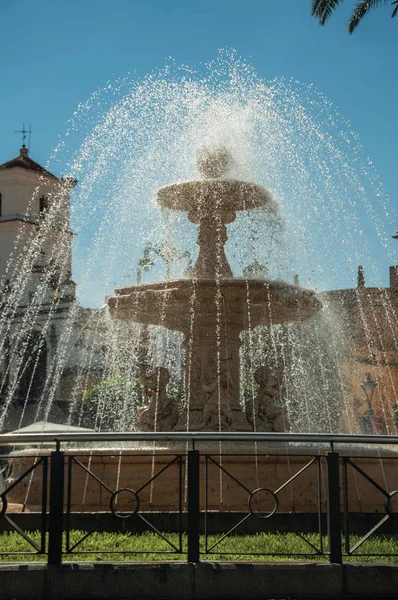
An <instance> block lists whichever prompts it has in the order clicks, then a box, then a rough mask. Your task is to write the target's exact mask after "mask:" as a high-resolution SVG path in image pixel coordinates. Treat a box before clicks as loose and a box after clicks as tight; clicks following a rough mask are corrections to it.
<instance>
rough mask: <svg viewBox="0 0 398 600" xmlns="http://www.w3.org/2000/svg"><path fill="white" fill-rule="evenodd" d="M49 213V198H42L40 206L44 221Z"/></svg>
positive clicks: (41, 216)
mask: <svg viewBox="0 0 398 600" xmlns="http://www.w3.org/2000/svg"><path fill="white" fill-rule="evenodd" d="M47 212H48V198H47V196H42V197H41V198H40V205H39V213H40V218H41V219H44V217H45V216H46V214H47Z"/></svg>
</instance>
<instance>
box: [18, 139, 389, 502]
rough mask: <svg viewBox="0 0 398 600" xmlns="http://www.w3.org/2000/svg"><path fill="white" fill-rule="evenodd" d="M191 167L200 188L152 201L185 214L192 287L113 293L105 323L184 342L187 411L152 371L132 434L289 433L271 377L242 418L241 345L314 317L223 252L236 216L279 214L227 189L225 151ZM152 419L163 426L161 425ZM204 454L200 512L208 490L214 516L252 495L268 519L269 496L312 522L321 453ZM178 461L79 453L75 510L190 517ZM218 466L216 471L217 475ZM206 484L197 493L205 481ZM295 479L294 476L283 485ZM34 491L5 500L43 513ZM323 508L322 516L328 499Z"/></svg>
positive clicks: (162, 193) (263, 374)
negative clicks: (159, 330) (184, 512)
mask: <svg viewBox="0 0 398 600" xmlns="http://www.w3.org/2000/svg"><path fill="white" fill-rule="evenodd" d="M198 162H199V170H200V172H201V174H202V176H203V178H202V179H200V180H198V181H191V182H185V183H177V184H173V185H169V186H166V187H164V188H161V189H160V190H159V191H158V194H157V201H158V202H159V204H160V205H161V206H163V207H166V208H169V209H171V210H182V211H187V212H188V218H189V219H190V221H192V222H193V223H197V224H198V225H199V231H198V245H199V248H200V251H199V256H198V259H197V262H196V264H195V266H194V268H193V270H192V273H191V278H190V279H179V280H173V281H162V282H158V283H151V284H142V285H135V286H130V287H123V288H119V289H117V290H116V291H115V295H114V296H113V297H111V298H110V299H109V301H108V302H109V307H110V311H111V313H112V315H113V316H114V317H116V318H118V319H123V320H126V321H136V322H140V323H143V324H146V325H158V326H159V325H161V326H164V327H167V328H170V329H174V330H178V331H181V332H182V333H183V335H184V342H183V343H184V346H185V352H186V361H185V369H186V373H185V382H186V403H185V409H184V410H183V412H182V413H180V414H179V413H178V410H176V406H175V405H173V402H171V401H170V398H168V397H167V391H166V386H167V383H168V379H169V375H168V372H167V370H166V369H164V367H157V368H156V369H155V372H154V373H151V374H146V375H145V377H144V380H145V382H146V386H147V387H148V390H149V391H150V392H151V403H152V404H156V405H157V406H156V410H152V409H153V408H154V407H153V406H152V408H151V407H150V408H148V410H147V412H146V417H145V419H144V418H142V419H141V420H140V417H138V420H137V426H138V427H137V428H139V426H140V425H143V424H144V423H145V429H146V430H151V429H152V430H157V431H162V430H165V431H169V430H170V429H173V428H174V429H175V430H186V429H188V430H191V431H201V430H204V431H206V430H207V431H219V430H229V431H248V430H251V429H253V428H254V429H257V430H259V431H267V430H273V431H275V430H277V431H278V430H279V431H281V430H283V429H284V427H283V423H282V420H281V419H278V418H272V415H274V417H275V406H271V405H270V400H272V399H273V394H272V393H269V394H267V393H265V392H264V390H265V389H266V388H267V385H268V387H269V386H271V387H272V386H273V385H274V383H275V380H276V381H277V380H278V377H276V379H275V374H274V375H272V374H271V371H270V370H269V369H267V367H266V365H264V366H262V367H260V368H259V369H257V370H256V372H255V374H254V379H255V381H256V382H257V383H258V384H259V390H258V392H257V396H256V398H255V399H254V402H253V404H254V405H253V406H252V407H251V409H250V410H247V409H246V411H245V410H244V407H242V406H241V404H240V401H239V372H240V368H239V346H240V339H239V336H240V333H241V332H242V331H245V330H247V329H249V327H256V326H259V325H269V324H270V323H273V324H278V323H288V322H294V321H302V320H304V319H307V318H308V317H310V316H311V315H313V314H314V313H316V312H317V311H318V310H319V309H320V307H321V305H320V302H319V301H318V300H317V298H316V297H315V295H314V293H313V292H312V291H309V290H305V289H301V288H300V287H298V286H292V285H288V284H285V283H280V282H275V281H269V280H264V279H261V280H259V279H258V280H256V279H249V280H245V279H234V277H233V274H232V271H231V268H230V266H229V264H228V261H227V258H226V255H225V252H224V244H225V242H226V240H227V229H226V225H227V224H228V223H231V222H232V221H234V219H235V217H236V212H237V211H247V210H268V211H274V210H276V207H275V204H274V202H273V200H272V198H271V196H270V194H269V193H268V192H267V190H265V189H264V188H262V187H260V186H258V185H255V184H253V183H247V182H244V181H236V180H231V179H227V178H226V177H225V175H226V173H227V171H228V154H227V152H226V151H225V150H224V149H219V150H216V151H213V152H206V151H204V152H201V153H200V154H199V161H198ZM272 377H274V380H273V379H272ZM267 378H268V381H267ZM159 414H160V415H161V418H157V416H159ZM254 415H256V416H257V422H256V418H255V416H254ZM276 423H278V425H276ZM270 424H271V425H270ZM257 449H260V450H261V452H259V453H258V454H256V457H254V456H253V455H250V454H251V453H253V452H257ZM207 450H210V454H212V455H213V456H214V458H215V461H212V462H210V463H207V467H208V470H207V472H206V482H207V486H205V485H202V486H201V496H202V498H201V501H202V506H203V505H204V493H205V489H206V487H207V491H208V497H207V507H208V509H209V510H222V511H247V502H248V491H253V493H252V500H253V498H254V494H256V498H257V500H258V501H259V506H258V508H259V509H260V511H264V510H265V511H267V510H268V505H267V501H269V498H270V497H271V496H272V495H270V494H269V492H268V490H279V492H278V500H279V506H278V510H279V511H281V512H283V511H286V512H291V511H295V512H315V511H317V509H318V504H317V494H316V478H317V465H316V463H311V464H312V466H310V467H309V466H308V463H309V461H310V460H311V457H312V456H313V455H314V454H316V453H317V449H316V448H314V447H311V448H307V449H306V448H304V447H303V448H302V451H301V452H302V455H301V456H300V454H299V455H297V456H294V457H289V456H283V455H282V454H281V455H280V456H274V455H273V451H272V449H270V448H268V449H266V448H265V447H264V446H263V445H261V444H256V445H255V447H254V448H253V446H251V447H248V446H247V445H244V446H242V447H240V448H239V447H236V446H233V447H231V446H229V445H226V444H223V447H222V452H223V455H222V457H217V454H219V452H220V451H221V448H220V446H219V445H218V444H216V445H213V446H212V447H211V448H209V447H207ZM185 451H186V446H185V445H183V447H181V446H175V445H174V446H170V447H168V448H167V447H164V445H163V447H162V446H160V445H156V447H155V446H154V445H152V444H150V445H149V446H148V445H147V446H146V447H145V445H143V446H142V447H140V448H133V449H131V448H127V447H126V448H123V449H121V448H117V449H115V448H112V449H110V450H105V449H102V450H99V451H97V450H89V449H87V450H81V451H78V452H77V453H78V454H79V461H80V463H81V464H80V465H77V464H74V465H73V471H72V481H73V484H72V490H71V510H72V511H73V512H75V511H76V512H81V511H82V512H96V511H106V512H109V507H110V502H111V501H112V502H113V501H114V500H115V498H116V496H117V510H118V512H123V511H125V512H127V513H134V512H135V511H136V510H137V509H138V500H137V495H138V496H139V506H140V510H141V511H148V510H149V511H166V512H172V511H175V510H176V509H177V507H178V505H179V502H180V500H181V502H182V504H183V506H185V501H186V497H185V494H182V496H181V497H180V496H179V490H180V491H181V485H182V483H183V481H185V474H184V473H185V463H184V461H183V460H182V458H181V462H179V459H178V458H176V455H179V454H180V452H181V455H184V454H185ZM39 453H46V451H40V452H39ZM72 453H75V454H76V451H72ZM32 454H33V455H36V454H37V451H36V450H34V451H33V452H30V451H28V452H26V454H25V456H24V457H23V458H20V459H19V460H18V461H16V463H15V464H14V469H13V473H12V480H14V481H15V480H16V479H17V478H18V477H19V476H20V475H21V474H22V473H24V472H25V471H26V470H27V469H28V468H29V467H30V466H31V465H32V460H33V459H32ZM202 458H203V457H202ZM218 460H219V461H222V470H221V462H220V464H217V461H218ZM361 460H362V463H361V466H362V467H363V468H364V469H365V471H366V472H367V473H369V474H371V476H372V477H374V479H375V480H380V476H381V470H380V468H379V465H375V464H374V462H373V463H372V462H370V463H369V464H368V462H369V461H368V459H367V458H366V456H364V457H363V458H362V459H361ZM179 465H181V470H180V469H179ZM390 466H391V467H393V466H394V465H390ZM82 467H83V468H82ZM85 469H88V471H86V470H85ZM201 472H202V479H203V481H202V483H204V471H201ZM90 473H91V474H90ZM295 473H300V476H299V477H298V478H297V479H295V480H294V481H293V482H291V483H289V484H287V482H290V481H291V477H292V475H293V474H295ZM323 477H324V474H323ZM352 477H353V476H352V473H351V475H350V482H351V484H350V494H349V503H350V510H351V511H352V512H356V511H363V512H366V511H373V510H375V507H376V510H380V511H382V510H383V506H384V505H383V502H384V500H385V499H384V497H383V498H382V499H381V500H380V499H376V500H375V498H374V493H373V494H370V495H369V494H367V492H366V489H363V490H362V488H361V489H360V488H359V487H358V485H359V486H362V487H363V486H364V485H365V486H366V483H367V482H366V481H361V482H359V483H358V481H355V485H354V483H353V479H352ZM383 477H385V478H387V479H388V482H387V484H388V485H387V487H389V488H391V485H393V484H392V481H393V479H394V477H395V474H394V472H393V469H392V468H389V466H388V465H387V466H386V468H384V469H383ZM383 481H384V480H383ZM383 481H381V480H380V485H384V483H383ZM239 482H240V483H239ZM263 486H265V487H266V488H267V489H266V490H265V491H264V490H263V491H264V493H265V497H264V496H263V497H260V496H259V494H258V493H257V492H258V491H259V490H258V488H261V487H263ZM41 489H42V488H41V475H40V474H38V473H37V471H34V472H33V474H32V478H31V479H30V480H29V478H25V479H24V480H23V481H22V482H21V483H20V484H19V485H18V486H16V487H15V488H14V491H13V498H12V500H13V501H14V502H16V503H19V504H24V503H26V502H27V503H28V507H29V508H30V509H32V510H35V504H37V505H38V506H37V509H39V504H40V501H41V493H42V492H41ZM391 489H393V488H391ZM254 490H257V492H254ZM282 490H283V491H282ZM112 493H113V496H112ZM267 494H268V496H267ZM112 498H113V500H112ZM271 499H272V498H271ZM322 503H323V504H322V506H324V498H323V500H322ZM112 506H113V505H112ZM250 506H251V505H250ZM113 508H114V506H113Z"/></svg>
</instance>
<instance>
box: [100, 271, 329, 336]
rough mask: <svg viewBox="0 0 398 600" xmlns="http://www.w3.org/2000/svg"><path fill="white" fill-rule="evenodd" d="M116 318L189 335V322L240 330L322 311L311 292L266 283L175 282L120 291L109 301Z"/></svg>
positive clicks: (235, 281) (285, 321)
mask: <svg viewBox="0 0 398 600" xmlns="http://www.w3.org/2000/svg"><path fill="white" fill-rule="evenodd" d="M108 305H109V307H110V310H111V313H112V314H113V316H114V317H116V318H118V319H121V320H125V321H137V322H139V323H145V324H147V325H162V326H164V327H167V328H169V329H174V330H177V331H185V332H186V331H187V330H189V328H190V327H191V326H192V319H194V320H196V321H197V322H199V323H201V324H202V325H205V326H206V325H209V326H212V327H213V328H214V326H215V323H216V319H221V321H222V322H227V323H228V326H229V327H235V328H236V327H237V328H239V329H240V330H243V329H248V328H249V326H251V327H256V326H257V325H269V324H280V323H288V322H293V321H304V320H305V319H308V318H309V317H310V316H312V315H313V314H315V313H316V312H318V311H319V310H320V308H321V307H322V304H321V302H320V301H319V300H318V299H317V298H316V296H315V293H314V292H313V291H312V290H308V289H303V288H300V287H296V286H292V285H289V284H286V283H283V282H277V281H267V280H252V279H250V280H244V279H222V280H219V281H214V280H202V279H200V280H199V279H191V280H189V279H176V280H171V281H160V282H157V283H147V284H141V285H133V286H129V287H122V288H118V289H116V290H115V295H114V296H112V297H111V298H109V299H108Z"/></svg>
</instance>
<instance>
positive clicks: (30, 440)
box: [0, 431, 398, 450]
mask: <svg viewBox="0 0 398 600" xmlns="http://www.w3.org/2000/svg"><path fill="white" fill-rule="evenodd" d="M142 441H147V442H220V441H221V442H257V443H259V442H270V443H276V442H279V443H281V442H302V443H318V444H319V443H322V444H376V445H379V444H383V445H385V444H397V445H398V436H397V435H355V434H344V433H336V434H330V433H265V432H239V431H226V432H221V433H220V432H208V431H206V432H203V431H199V432H196V431H190V432H175V431H170V432H167V431H162V432H156V433H153V432H131V431H127V432H93V433H86V432H82V433H80V432H79V433H4V434H0V446H9V445H25V444H40V443H42V444H48V443H64V442H142ZM155 449H156V447H154V450H155Z"/></svg>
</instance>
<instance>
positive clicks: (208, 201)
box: [156, 179, 276, 223]
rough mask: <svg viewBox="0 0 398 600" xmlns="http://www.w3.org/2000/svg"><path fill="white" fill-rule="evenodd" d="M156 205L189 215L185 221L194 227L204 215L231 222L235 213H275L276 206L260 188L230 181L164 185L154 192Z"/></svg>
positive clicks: (207, 180)
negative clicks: (221, 216) (217, 215)
mask: <svg viewBox="0 0 398 600" xmlns="http://www.w3.org/2000/svg"><path fill="white" fill-rule="evenodd" d="M156 200H157V202H158V203H159V204H160V205H161V206H164V207H165V208H169V209H171V210H186V211H189V215H188V218H189V220H190V221H192V222H193V223H197V222H198V221H199V220H200V218H202V217H204V216H205V215H209V214H214V213H224V214H227V213H230V219H227V220H223V221H224V222H226V223H228V222H232V221H233V220H234V218H235V212H236V211H239V210H253V209H255V208H262V209H263V210H267V211H268V212H275V211H276V202H275V201H274V200H273V198H272V196H271V194H270V193H269V192H268V190H266V189H265V188H263V187H262V186H260V185H257V184H255V183H250V182H247V181H238V180H234V179H204V180H198V181H185V182H181V183H173V184H171V185H166V186H165V187H162V188H160V189H159V190H158V192H157V195H156Z"/></svg>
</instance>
